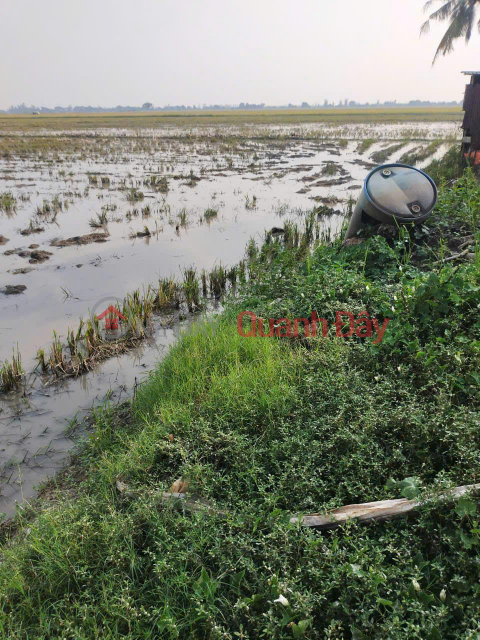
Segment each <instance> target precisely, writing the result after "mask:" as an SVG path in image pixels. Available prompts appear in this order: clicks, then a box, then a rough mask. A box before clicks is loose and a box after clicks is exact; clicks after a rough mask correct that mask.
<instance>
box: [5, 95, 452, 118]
mask: <svg viewBox="0 0 480 640" xmlns="http://www.w3.org/2000/svg"><path fill="white" fill-rule="evenodd" d="M461 105H462V102H455V101H454V100H452V101H450V102H431V101H429V100H410V102H397V101H396V100H390V101H386V102H380V101H379V100H378V101H377V102H363V103H362V102H356V101H355V100H349V99H348V98H346V99H345V100H341V101H339V102H337V103H335V102H329V101H328V100H325V101H324V102H323V103H321V104H320V103H314V104H309V103H308V102H302V103H301V104H292V103H289V104H287V105H266V104H265V103H263V102H262V103H260V104H254V103H250V102H240V104H238V105H230V104H203V105H184V104H175V105H170V104H169V105H166V106H163V107H158V106H154V105H153V103H152V102H144V103H143V104H142V106H141V107H132V106H123V105H117V106H116V107H92V106H88V107H86V106H75V107H72V106H69V107H53V108H50V107H37V106H35V105H30V106H28V105H26V104H25V103H22V104H18V105H15V106H11V107H9V108H8V109H6V110H2V109H0V113H5V114H8V113H12V114H16V113H18V114H26V113H39V114H40V113H104V112H111V111H117V112H120V113H121V112H127V111H198V110H205V111H221V110H226V109H229V110H230V109H239V110H250V109H252V110H253V109H257V110H258V109H320V108H322V109H339V108H344V109H352V108H359V107H361V108H373V109H378V108H381V107H456V106H461Z"/></svg>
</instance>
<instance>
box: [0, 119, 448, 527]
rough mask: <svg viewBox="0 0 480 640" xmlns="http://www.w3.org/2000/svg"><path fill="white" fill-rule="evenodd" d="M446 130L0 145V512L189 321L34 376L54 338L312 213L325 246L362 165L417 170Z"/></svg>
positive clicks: (143, 136) (140, 134)
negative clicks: (2, 382)
mask: <svg viewBox="0 0 480 640" xmlns="http://www.w3.org/2000/svg"><path fill="white" fill-rule="evenodd" d="M457 136H458V125H457V124H456V123H451V122H445V123H443V122H440V123H432V124H426V123H405V124H397V125H391V124H388V125H387V124H385V125H373V124H372V125H370V124H368V125H355V124H351V125H344V124H342V125H337V126H334V125H328V124H311V125H280V124H279V125H273V126H272V125H270V126H268V127H267V126H260V125H257V126H244V127H238V126H235V127H233V126H227V125H225V126H211V127H189V128H187V127H185V128H179V127H167V126H165V127H161V128H157V129H145V130H143V129H142V130H135V131H131V130H125V129H121V130H119V129H100V130H91V131H68V132H42V131H35V132H31V131H26V132H21V133H20V132H18V133H16V132H11V133H9V134H8V135H5V136H0V309H1V317H0V361H1V362H3V361H5V360H7V359H10V360H11V358H12V350H13V349H14V350H15V353H17V349H18V353H19V354H21V362H22V367H23V371H24V372H25V378H24V383H23V385H22V387H21V388H20V389H18V390H14V391H9V392H8V393H7V392H4V393H2V394H0V482H1V483H2V484H1V494H0V511H3V512H5V513H6V514H7V515H8V516H9V515H11V514H12V511H13V509H14V505H15V501H21V500H23V499H29V498H31V497H32V496H34V495H35V487H36V486H38V484H39V483H40V482H41V481H43V480H44V479H45V478H46V477H47V476H49V475H51V474H52V473H53V472H54V471H55V470H56V469H58V468H59V466H61V465H62V463H63V462H64V460H65V457H66V456H67V454H68V452H69V451H70V450H71V448H72V446H73V438H72V434H73V432H74V431H75V427H76V425H77V424H79V423H80V422H81V418H82V417H83V416H84V415H85V412H86V411H88V409H89V408H90V407H92V406H95V405H98V404H100V403H102V402H104V401H105V399H106V398H110V399H111V400H112V401H114V402H118V401H121V400H123V399H125V398H126V397H129V396H131V394H132V392H133V389H134V387H135V385H137V384H139V383H141V381H142V379H144V377H145V374H146V372H148V370H149V369H151V368H153V366H154V365H155V363H156V362H158V360H159V359H161V357H162V356H163V354H164V353H165V352H166V350H167V349H168V347H169V346H170V345H171V344H172V343H173V341H174V340H175V338H176V335H178V327H179V326H181V324H182V321H183V324H184V325H185V324H188V322H189V315H188V313H187V312H186V311H185V312H183V311H182V309H181V308H180V309H178V310H177V311H175V312H174V313H173V315H172V314H170V315H169V317H168V321H165V319H164V318H163V319H162V318H161V317H156V318H155V319H154V326H153V328H152V331H151V332H150V334H149V338H148V339H147V340H144V341H143V342H141V343H138V344H135V345H132V346H134V348H132V349H131V350H130V351H128V352H122V353H118V354H117V355H116V356H115V357H112V358H110V359H108V360H105V361H104V362H102V363H98V364H96V365H95V366H94V367H93V368H91V370H90V371H89V372H88V373H86V374H84V375H82V376H80V377H78V378H67V379H63V380H60V381H58V382H52V381H51V380H46V379H45V378H43V377H42V376H41V375H37V374H35V373H33V372H34V370H35V368H37V371H38V364H39V361H38V357H37V356H38V353H37V352H38V350H39V349H44V350H48V349H49V348H50V344H51V343H52V338H53V332H54V331H55V334H56V338H55V340H56V341H58V343H59V344H62V345H63V344H65V343H66V341H67V331H68V329H73V330H76V328H77V326H78V323H79V319H80V318H84V319H85V318H88V317H89V315H90V313H91V312H92V309H98V310H99V311H101V310H103V307H102V305H106V306H108V305H109V304H110V302H109V301H115V300H122V299H123V298H124V297H125V296H126V295H127V294H128V293H129V292H132V291H134V290H138V289H141V288H142V287H147V286H148V285H149V284H154V285H155V284H158V282H159V280H162V279H168V278H182V275H183V274H185V270H187V269H189V268H191V267H194V268H195V269H196V270H197V273H200V272H201V270H202V269H205V270H206V271H207V272H208V271H209V270H211V269H212V268H215V267H216V266H218V265H223V266H233V265H235V264H236V263H238V262H239V261H240V260H241V259H242V258H243V256H244V254H245V247H246V245H247V243H248V241H249V239H250V238H252V237H253V238H255V239H256V240H257V242H261V241H262V239H263V238H264V235H265V231H266V230H267V231H268V230H270V229H272V228H273V227H277V228H281V227H282V225H283V224H284V221H285V220H286V219H287V218H289V219H292V218H293V219H301V218H302V217H304V216H305V215H306V213H307V212H309V211H311V210H312V209H313V208H317V210H318V215H319V223H320V226H321V229H322V235H323V237H325V238H331V237H333V236H335V235H336V234H338V233H339V231H340V230H341V228H342V224H343V221H344V217H345V214H346V212H347V211H348V209H349V206H350V204H351V202H352V201H353V200H355V199H356V197H357V195H358V190H359V189H360V188H361V185H362V183H363V180H364V179H365V177H366V175H367V173H368V171H369V170H370V169H371V168H373V167H374V166H376V165H377V164H383V163H385V162H398V161H400V162H405V163H407V164H416V165H417V166H418V167H420V168H422V167H425V166H426V165H428V163H429V162H431V160H432V159H434V158H439V157H441V156H442V155H443V154H444V153H445V152H446V151H447V150H448V148H449V146H450V145H451V144H452V142H453V141H454V140H455V139H456V137H457ZM211 304H213V303H211ZM173 316H175V317H173Z"/></svg>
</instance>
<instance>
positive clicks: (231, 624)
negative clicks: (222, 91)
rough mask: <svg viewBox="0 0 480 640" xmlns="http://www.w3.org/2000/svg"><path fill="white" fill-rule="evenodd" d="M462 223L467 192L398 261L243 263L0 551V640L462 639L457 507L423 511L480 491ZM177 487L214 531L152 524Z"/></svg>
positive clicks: (465, 508) (471, 271)
mask: <svg viewBox="0 0 480 640" xmlns="http://www.w3.org/2000/svg"><path fill="white" fill-rule="evenodd" d="M479 208H480V189H479V187H478V185H477V183H476V182H475V180H474V179H473V178H469V177H467V178H464V179H462V180H461V181H460V182H458V183H457V184H456V185H455V186H453V187H452V188H445V189H444V190H443V192H442V195H441V199H440V203H439V206H438V209H437V212H436V214H435V216H434V217H433V218H432V219H431V222H430V223H429V227H428V230H427V232H426V235H424V236H423V244H421V243H420V244H418V245H416V246H415V248H414V250H413V251H412V245H410V244H409V243H408V242H407V241H406V236H404V235H402V238H401V239H399V240H397V241H396V242H395V243H394V244H393V246H389V244H387V241H386V240H385V239H384V238H381V237H372V238H370V239H368V240H367V241H366V242H364V243H363V244H361V245H358V246H355V247H349V248H345V249H342V248H341V245H340V243H335V244H334V246H318V247H316V248H314V250H313V252H310V251H309V249H308V246H307V244H306V242H304V241H303V240H302V236H300V237H296V235H295V234H292V233H289V234H288V241H287V242H286V243H285V242H283V241H274V240H272V239H271V238H270V239H268V240H267V242H266V243H265V244H264V245H263V247H261V248H260V249H259V250H258V251H257V252H254V251H253V250H252V247H250V273H251V280H250V282H249V283H248V284H247V285H246V286H245V287H243V288H241V289H240V290H239V291H238V292H237V296H236V297H235V298H232V300H231V301H230V302H229V303H228V304H227V310H226V312H225V314H224V315H223V316H222V318H221V321H220V323H219V324H218V325H217V326H216V327H215V328H214V327H213V326H210V327H208V326H207V327H205V329H204V330H202V331H198V332H196V333H193V334H190V335H187V336H186V337H184V338H183V339H182V340H181V341H180V342H179V343H178V344H177V345H176V346H175V347H174V348H173V349H172V350H171V352H170V354H169V355H168V357H167V358H166V359H165V361H164V362H162V363H161V364H160V365H159V367H158V369H157V371H155V372H153V373H152V376H151V379H150V381H149V382H148V383H147V384H146V385H145V386H144V387H143V388H142V389H141V391H140V393H139V395H138V397H137V399H136V401H135V403H134V407H133V411H132V414H131V415H130V414H128V415H126V414H125V413H120V414H119V413H118V412H115V411H113V410H111V409H109V408H105V410H103V411H102V412H99V413H97V415H96V420H95V422H96V428H95V431H94V433H93V434H92V436H91V438H90V439H89V441H88V443H87V444H86V445H85V449H84V451H83V453H82V454H81V455H80V458H79V461H78V466H77V469H78V468H79V469H80V470H81V476H82V477H83V478H84V480H83V481H82V483H81V484H80V485H79V486H77V484H76V481H75V480H74V478H78V475H77V474H72V476H73V477H72V480H71V481H70V491H68V490H66V489H65V487H64V488H63V491H59V492H58V495H57V496H56V498H55V499H52V500H51V502H50V505H49V506H47V508H45V509H44V510H39V511H38V512H35V511H34V510H28V509H26V510H25V514H24V515H23V516H22V517H21V518H19V525H18V529H17V532H16V537H15V538H13V539H12V540H11V541H8V540H6V542H5V544H4V546H3V549H2V560H3V561H2V564H1V566H0V634H1V636H2V637H5V638H11V639H17V638H18V639H20V638H32V639H33V638H35V640H40V639H45V640H46V639H47V638H48V639H49V640H51V639H54V638H68V639H70V638H71V639H74V638H75V639H87V638H88V639H93V638H99V637H101V638H104V639H107V638H120V637H122V638H132V639H133V638H135V639H140V638H142V639H149V638H150V639H153V638H155V639H156V638H212V639H213V638H219V639H220V638H229V639H232V640H233V639H237V638H250V639H253V638H279V639H280V638H285V639H287V638H301V637H305V638H312V639H313V638H351V637H353V638H356V639H362V638H369V639H370V638H382V639H383V638H392V637H395V638H402V639H409V640H410V639H412V638H419V639H420V638H421V639H422V640H425V639H427V638H428V639H432V640H436V639H441V638H472V639H473V638H477V637H478V633H479V632H480V626H479V625H480V599H479V586H478V585H479V584H480V563H479V555H478V554H479V549H480V527H479V526H478V520H479V517H478V513H479V511H478V506H479V503H478V501H477V500H476V499H475V498H474V497H468V498H464V499H463V500H462V501H461V502H460V503H459V504H457V505H456V506H455V505H443V506H442V505H439V504H438V503H437V502H436V500H435V497H434V496H435V495H436V494H438V493H439V492H440V491H442V489H444V488H446V487H450V486H456V485H460V484H468V483H474V482H479V481H480V479H479V473H480V472H479V470H480V420H479V414H478V407H479V387H478V383H479V382H480V375H479V367H478V364H479V349H480V323H479V314H478V309H479V302H480V289H479V287H480V262H479V254H478V251H476V252H475V253H474V256H475V257H474V259H473V260H471V261H468V262H463V263H461V262H459V263H456V262H455V261H452V262H444V260H443V259H444V257H445V256H446V255H447V254H448V253H449V252H448V251H447V243H448V242H450V245H451V246H453V244H456V245H457V246H458V245H459V244H460V243H461V241H460V240H455V238H454V236H459V237H461V236H466V235H468V234H469V233H472V232H476V228H477V227H476V225H477V222H478V212H479ZM428 234H429V235H428ZM425 241H426V242H425ZM477 241H478V236H477ZM452 243H453V244H452ZM246 309H248V310H251V311H254V312H256V313H257V315H259V316H262V317H264V318H266V319H267V318H282V317H287V318H296V317H308V316H309V315H310V313H311V311H312V310H314V309H315V310H317V311H318V313H319V315H320V316H324V317H326V318H327V319H328V320H329V322H330V324H332V322H333V320H334V314H335V312H336V311H339V310H348V311H351V312H353V313H355V314H357V315H358V313H359V312H361V311H364V310H365V309H367V310H368V311H369V313H370V314H371V315H372V316H373V317H376V318H379V319H383V318H385V317H390V318H392V320H391V322H390V325H389V327H388V329H387V333H386V335H385V338H384V340H383V342H382V344H381V345H372V344H371V340H360V339H357V338H352V339H348V340H343V339H336V338H335V337H334V336H333V335H331V336H330V337H329V338H328V339H322V338H319V339H310V340H298V341H295V340H281V339H277V338H272V339H268V338H266V339H260V338H256V339H254V338H251V339H246V338H241V337H240V336H239V335H238V334H237V331H236V314H237V313H238V311H239V310H246ZM179 478H183V480H188V481H189V483H190V484H189V489H188V492H189V493H190V494H192V495H196V496H200V497H202V498H203V499H206V500H208V501H210V503H212V504H214V505H215V506H216V507H217V508H218V509H220V510H221V511H222V512H223V513H216V514H214V513H200V512H194V513H189V512H183V511H179V510H177V509H175V508H174V507H172V506H169V505H163V504H162V502H161V500H160V495H161V493H162V492H163V491H166V490H168V487H169V486H170V485H171V484H172V482H174V481H175V480H177V479H179ZM407 478H408V480H407V481H406V482H404V481H405V480H406V479H407ZM118 480H120V481H121V483H123V484H121V485H119V486H120V487H128V491H124V492H122V491H119V490H118V487H117V481H118ZM66 484H67V489H68V484H69V483H68V481H66ZM72 494H74V497H72ZM401 495H407V496H417V495H418V496H420V497H424V498H425V499H426V502H425V505H424V507H423V508H422V509H421V510H420V512H419V513H418V514H417V515H416V516H415V517H412V518H409V519H399V520H395V521H389V522H385V523H383V524H376V525H369V526H359V525H357V524H355V523H350V524H348V525H347V526H345V527H343V528H341V529H339V530H336V531H331V532H324V533H315V532H314V531H311V530H307V529H303V528H301V527H300V526H297V525H293V524H290V523H289V516H290V515H291V514H292V513H302V512H304V513H308V512H315V511H321V510H323V509H327V508H332V507H338V506H341V505H343V504H348V503H354V502H364V501H371V500H380V499H384V498H396V497H400V496H401Z"/></svg>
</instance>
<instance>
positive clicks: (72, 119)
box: [0, 107, 462, 133]
mask: <svg viewBox="0 0 480 640" xmlns="http://www.w3.org/2000/svg"><path fill="white" fill-rule="evenodd" d="M461 118H462V110H461V108H460V107H398V108H388V107H382V108H379V109H374V108H371V109H334V108H332V109H261V110H260V109H259V110H258V111H251V110H249V111H241V110H238V109H235V110H232V111H228V110H225V111H201V110H198V111H195V110H192V111H139V112H132V113H116V112H112V113H91V114H82V113H67V114H45V115H37V116H35V115H30V114H26V115H1V114H0V132H3V133H7V132H9V131H31V132H33V131H40V130H50V131H55V130H69V129H85V130H88V129H97V128H102V127H113V128H115V127H118V128H128V129H132V128H137V127H140V128H143V127H157V126H162V125H178V126H185V125H187V126H198V125H210V124H232V125H242V124H266V125H272V124H302V123H309V122H323V123H332V124H342V123H344V124H351V123H352V122H353V123H369V122H370V123H374V122H378V123H388V122H392V123H393V122H445V121H455V122H456V121H460V120H461Z"/></svg>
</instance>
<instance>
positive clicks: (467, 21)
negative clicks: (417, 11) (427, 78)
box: [422, 0, 480, 64]
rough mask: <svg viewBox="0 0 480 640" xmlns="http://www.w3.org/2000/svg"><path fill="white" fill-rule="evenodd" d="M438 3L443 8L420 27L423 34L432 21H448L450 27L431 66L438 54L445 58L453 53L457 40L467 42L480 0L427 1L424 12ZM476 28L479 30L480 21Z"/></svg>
mask: <svg viewBox="0 0 480 640" xmlns="http://www.w3.org/2000/svg"><path fill="white" fill-rule="evenodd" d="M439 1H441V2H443V3H444V4H443V6H441V7H440V8H439V9H437V11H435V12H434V13H432V15H431V16H430V17H429V18H428V20H427V21H426V22H425V24H424V25H423V26H422V34H423V33H427V32H428V30H429V29H430V22H431V21H432V20H440V21H441V20H449V21H450V25H449V27H448V29H447V31H446V33H445V35H444V36H443V38H442V41H441V42H440V44H439V46H438V49H437V53H436V54H435V57H434V59H433V64H435V61H436V60H437V58H438V56H439V55H440V54H442V55H444V56H446V55H447V53H451V52H452V51H453V45H454V43H455V41H456V40H457V39H458V38H465V41H466V42H469V40H470V38H471V36H472V31H473V27H474V24H475V20H476V11H477V7H478V6H479V5H480V0H447V1H445V0H429V1H428V2H427V4H426V5H425V11H428V9H430V7H431V6H432V5H433V4H435V3H436V2H439ZM478 28H479V30H480V21H479V22H478Z"/></svg>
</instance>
